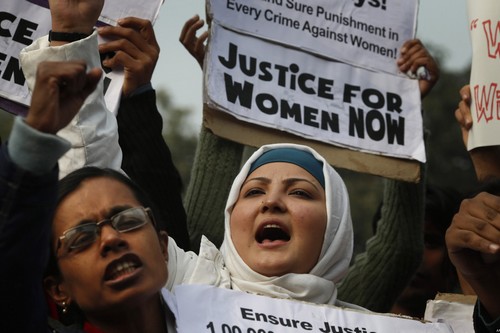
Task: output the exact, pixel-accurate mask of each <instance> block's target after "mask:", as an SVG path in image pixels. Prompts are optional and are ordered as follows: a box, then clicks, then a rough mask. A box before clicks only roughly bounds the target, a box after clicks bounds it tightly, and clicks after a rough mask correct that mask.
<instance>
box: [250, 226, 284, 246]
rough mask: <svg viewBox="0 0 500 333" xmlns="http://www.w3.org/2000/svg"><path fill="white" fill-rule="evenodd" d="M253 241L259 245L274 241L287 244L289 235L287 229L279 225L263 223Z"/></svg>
mask: <svg viewBox="0 0 500 333" xmlns="http://www.w3.org/2000/svg"><path fill="white" fill-rule="evenodd" d="M255 240H256V241H257V242H258V243H259V244H263V243H272V242H276V241H282V242H288V241H289V240H290V233H289V231H288V229H287V228H285V227H284V226H283V225H281V224H278V223H265V224H263V225H262V226H261V227H260V228H259V230H257V233H256V235H255Z"/></svg>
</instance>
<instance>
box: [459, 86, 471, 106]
mask: <svg viewBox="0 0 500 333" xmlns="http://www.w3.org/2000/svg"><path fill="white" fill-rule="evenodd" d="M460 97H461V98H462V100H463V101H466V102H469V103H470V100H471V98H470V85H468V84H467V85H465V86H463V87H462V88H461V89H460Z"/></svg>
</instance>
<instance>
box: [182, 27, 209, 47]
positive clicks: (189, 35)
mask: <svg viewBox="0 0 500 333" xmlns="http://www.w3.org/2000/svg"><path fill="white" fill-rule="evenodd" d="M204 25H205V21H203V20H198V21H197V22H195V23H193V24H192V25H191V26H190V27H189V28H188V29H187V32H186V33H185V35H184V37H183V38H182V39H181V43H182V44H183V45H184V47H186V48H187V49H188V50H189V49H191V50H192V49H193V46H194V44H195V42H196V40H197V37H196V33H197V32H198V30H200V29H201V28H202V27H203V26H204Z"/></svg>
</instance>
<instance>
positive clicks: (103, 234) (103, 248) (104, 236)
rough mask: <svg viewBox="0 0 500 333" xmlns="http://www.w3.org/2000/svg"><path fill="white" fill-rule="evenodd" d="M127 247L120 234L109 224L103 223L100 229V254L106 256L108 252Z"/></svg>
mask: <svg viewBox="0 0 500 333" xmlns="http://www.w3.org/2000/svg"><path fill="white" fill-rule="evenodd" d="M127 247H128V243H127V241H126V240H125V239H123V238H122V234H121V233H120V232H119V231H117V230H115V229H113V227H112V226H110V225H103V226H102V227H101V230H100V254H101V256H102V257H106V256H107V255H108V253H109V252H119V251H122V250H124V249H126V248H127Z"/></svg>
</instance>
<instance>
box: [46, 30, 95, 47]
mask: <svg viewBox="0 0 500 333" xmlns="http://www.w3.org/2000/svg"><path fill="white" fill-rule="evenodd" d="M91 34H92V31H90V33H87V32H76V31H75V30H74V31H59V30H50V31H49V42H50V46H61V45H64V44H68V43H72V42H76V41H78V40H81V39H85V38H87V37H88V36H90V35H91Z"/></svg>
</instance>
